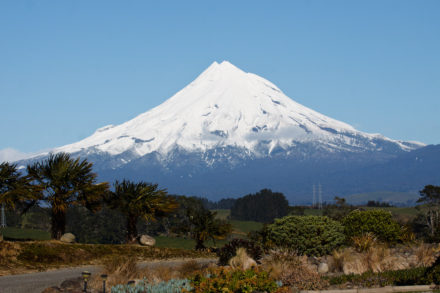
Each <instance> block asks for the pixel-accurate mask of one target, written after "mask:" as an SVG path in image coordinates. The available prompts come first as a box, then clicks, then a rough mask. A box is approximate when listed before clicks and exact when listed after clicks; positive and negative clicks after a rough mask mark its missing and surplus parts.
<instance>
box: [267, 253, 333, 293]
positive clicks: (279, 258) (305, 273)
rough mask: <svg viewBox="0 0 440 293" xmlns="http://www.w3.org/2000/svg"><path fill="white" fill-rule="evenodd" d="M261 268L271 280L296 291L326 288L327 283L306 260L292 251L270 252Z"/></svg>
mask: <svg viewBox="0 0 440 293" xmlns="http://www.w3.org/2000/svg"><path fill="white" fill-rule="evenodd" d="M262 267H263V269H264V270H265V271H268V272H269V274H270V276H271V277H272V278H274V279H276V280H281V282H282V283H283V285H286V286H291V287H294V288H296V289H297V290H320V289H324V288H326V287H327V286H328V282H327V281H326V280H323V279H322V278H321V276H320V275H319V274H318V273H317V272H316V271H315V270H313V269H311V268H310V267H309V266H308V264H307V258H306V257H300V256H298V255H297V254H296V253H295V252H293V251H289V250H273V251H271V252H270V254H269V255H267V256H265V257H264V258H263V260H262Z"/></svg>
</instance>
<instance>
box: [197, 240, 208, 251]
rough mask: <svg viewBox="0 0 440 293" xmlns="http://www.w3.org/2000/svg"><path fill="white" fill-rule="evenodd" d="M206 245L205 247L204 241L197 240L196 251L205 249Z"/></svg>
mask: <svg viewBox="0 0 440 293" xmlns="http://www.w3.org/2000/svg"><path fill="white" fill-rule="evenodd" d="M205 248H206V247H205V245H203V240H200V239H196V250H202V249H205Z"/></svg>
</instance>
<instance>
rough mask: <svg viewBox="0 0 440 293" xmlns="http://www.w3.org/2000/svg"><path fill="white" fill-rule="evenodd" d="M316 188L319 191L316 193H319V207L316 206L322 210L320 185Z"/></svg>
mask: <svg viewBox="0 0 440 293" xmlns="http://www.w3.org/2000/svg"><path fill="white" fill-rule="evenodd" d="M318 188H319V191H318V193H319V206H318V208H319V209H320V210H322V187H321V183H319V186H318Z"/></svg>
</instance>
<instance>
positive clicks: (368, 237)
mask: <svg viewBox="0 0 440 293" xmlns="http://www.w3.org/2000/svg"><path fill="white" fill-rule="evenodd" d="M351 242H352V244H353V247H354V248H355V249H356V251H357V252H364V251H367V250H368V249H370V247H373V246H374V245H376V244H377V238H376V236H375V235H374V234H373V233H371V232H367V233H364V234H362V235H361V236H353V237H351Z"/></svg>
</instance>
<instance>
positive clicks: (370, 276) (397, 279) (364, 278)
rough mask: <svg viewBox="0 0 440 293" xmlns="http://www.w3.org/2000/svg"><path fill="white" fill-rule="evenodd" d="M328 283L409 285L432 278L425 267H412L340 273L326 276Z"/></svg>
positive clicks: (371, 285)
mask: <svg viewBox="0 0 440 293" xmlns="http://www.w3.org/2000/svg"><path fill="white" fill-rule="evenodd" d="M328 281H329V283H330V285H342V284H347V283H348V284H350V285H352V286H360V287H375V286H379V287H384V286H391V285H396V286H409V285H429V284H431V282H432V279H431V278H430V277H429V276H428V275H427V268H424V267H420V268H412V269H407V270H397V271H385V272H381V273H373V272H371V271H368V272H365V273H363V274H360V275H354V274H351V275H341V276H336V277H330V278H328Z"/></svg>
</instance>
